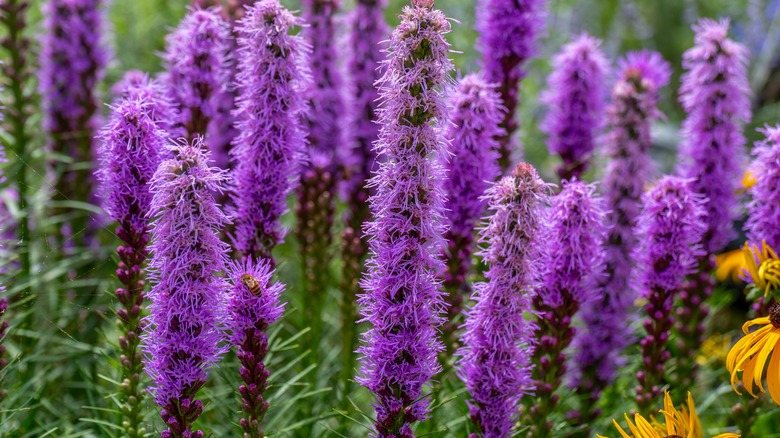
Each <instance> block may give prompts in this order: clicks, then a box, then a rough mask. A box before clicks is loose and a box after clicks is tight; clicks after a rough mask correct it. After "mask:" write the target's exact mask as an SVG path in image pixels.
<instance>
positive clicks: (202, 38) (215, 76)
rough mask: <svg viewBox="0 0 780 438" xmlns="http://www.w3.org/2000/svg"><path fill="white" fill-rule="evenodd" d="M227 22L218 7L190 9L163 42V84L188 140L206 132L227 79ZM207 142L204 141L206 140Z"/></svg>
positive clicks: (229, 61)
mask: <svg viewBox="0 0 780 438" xmlns="http://www.w3.org/2000/svg"><path fill="white" fill-rule="evenodd" d="M231 38H232V36H231V34H230V25H229V24H228V22H227V21H226V20H225V19H224V18H222V16H221V15H220V14H219V12H218V9H206V10H202V9H192V10H190V11H189V12H188V13H187V15H185V16H184V19H182V21H181V23H180V24H179V27H177V28H176V30H175V31H174V32H172V33H171V34H170V35H168V36H167V38H166V40H165V43H166V48H165V53H164V55H163V59H164V61H165V67H166V73H165V74H164V75H163V78H164V83H165V86H166V87H167V89H168V94H169V96H170V99H171V101H172V102H173V103H174V105H175V107H176V110H177V115H176V126H177V128H179V129H181V130H183V132H182V135H185V136H186V137H187V138H188V139H189V140H192V139H194V138H195V137H196V136H198V135H201V136H203V135H206V133H207V132H208V128H209V123H211V121H212V119H213V118H214V117H215V116H216V115H217V113H218V111H219V106H220V105H221V101H222V100H224V99H225V94H227V93H229V90H228V88H227V87H228V86H229V84H230V83H231V77H232V76H231V72H232V69H231V64H232V59H231V57H230V49H231ZM206 143H208V142H206Z"/></svg>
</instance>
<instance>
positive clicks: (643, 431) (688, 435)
mask: <svg viewBox="0 0 780 438" xmlns="http://www.w3.org/2000/svg"><path fill="white" fill-rule="evenodd" d="M660 412H661V414H663V416H664V423H665V424H661V423H659V422H657V421H656V420H655V419H652V424H651V423H650V422H649V421H647V420H646V419H645V418H644V417H643V416H641V415H639V414H635V415H634V422H631V419H629V418H628V414H623V416H624V417H625V418H626V422H627V423H628V430H629V432H630V433H631V434H630V435H629V434H628V433H626V431H625V430H623V428H622V427H620V425H619V424H618V422H617V421H615V420H612V423H613V424H614V425H615V428H616V429H617V431H618V432H620V436H621V437H622V438H668V437H681V438H703V437H704V431H703V429H702V427H701V422H700V421H699V416H698V415H696V405H695V404H694V403H693V397H691V393H690V392H689V393H688V404H687V406H682V408H681V409H680V410H679V411H678V410H677V409H676V408H675V407H674V404H673V403H672V397H671V396H670V395H669V391H664V408H663V409H661V411H660ZM597 436H598V438H606V437H604V436H602V435H597ZM713 438H739V435H737V434H735V433H722V434H720V435H717V436H715V437H713Z"/></svg>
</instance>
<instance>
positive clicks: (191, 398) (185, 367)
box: [142, 137, 229, 438]
mask: <svg viewBox="0 0 780 438" xmlns="http://www.w3.org/2000/svg"><path fill="white" fill-rule="evenodd" d="M169 149H170V151H171V153H172V155H173V158H172V159H169V160H166V161H163V162H162V163H161V164H160V166H159V167H158V169H157V171H156V172H155V174H154V177H153V178H152V181H151V191H152V195H153V197H152V204H151V211H152V212H153V214H155V215H156V217H157V218H156V220H155V222H154V223H153V225H152V239H153V240H152V241H153V243H152V245H151V251H152V254H153V256H152V259H151V262H150V264H149V267H150V271H151V273H150V278H151V280H152V283H153V284H154V286H153V287H152V290H151V292H150V293H149V298H150V300H151V305H150V306H149V310H150V315H149V316H148V317H147V318H146V321H147V323H148V330H146V331H145V335H144V336H143V338H142V341H143V343H144V350H145V353H146V371H147V374H149V377H151V379H152V386H151V387H150V392H151V394H152V395H153V396H154V399H155V401H156V402H157V404H158V405H160V407H161V408H162V411H161V412H160V416H161V417H162V419H163V421H164V422H165V425H166V426H167V428H168V429H167V430H165V431H163V433H162V436H163V438H169V437H171V438H172V437H183V436H191V437H199V438H202V437H203V432H202V431H192V430H191V428H192V423H193V422H194V421H195V420H196V419H197V418H198V417H199V416H200V414H201V413H202V412H203V403H202V402H201V401H200V400H198V399H197V398H196V396H197V393H198V391H199V390H200V388H202V387H203V385H204V384H205V383H206V379H207V377H208V373H209V370H210V369H211V368H212V367H213V366H214V364H216V363H217V361H218V360H219V358H220V356H221V355H222V353H224V351H225V348H224V347H223V346H222V341H223V337H224V336H223V334H222V331H223V326H224V318H225V312H224V309H223V295H224V294H225V292H226V290H227V289H228V285H227V283H226V281H225V280H224V279H222V278H220V277H217V276H216V275H215V273H217V272H220V271H222V270H223V269H224V267H225V264H226V261H227V256H226V254H227V250H228V247H227V245H226V244H224V243H223V242H222V241H221V240H220V239H219V233H220V231H221V230H222V229H223V227H224V226H226V225H227V224H228V223H229V221H228V219H227V217H226V216H225V215H224V214H223V213H222V211H221V209H220V208H219V206H218V205H217V204H216V202H215V201H214V194H215V193H218V192H220V191H221V190H222V184H223V181H224V179H225V176H224V174H223V173H222V172H221V171H220V170H219V169H217V168H210V167H208V164H207V162H208V159H209V157H208V153H207V152H206V151H204V150H203V147H202V145H201V138H200V137H198V138H196V140H195V141H194V142H193V143H191V144H188V143H186V142H184V141H183V140H182V142H181V143H177V144H173V145H171V146H170V147H169Z"/></svg>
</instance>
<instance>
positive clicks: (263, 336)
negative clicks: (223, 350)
mask: <svg viewBox="0 0 780 438" xmlns="http://www.w3.org/2000/svg"><path fill="white" fill-rule="evenodd" d="M273 273H274V271H273V268H272V267H271V263H270V262H269V261H268V260H261V261H259V262H255V261H254V260H252V259H251V258H250V257H245V258H244V259H242V260H241V261H238V262H234V263H232V264H231V265H230V269H229V277H230V280H231V282H232V283H233V286H232V288H231V290H230V292H228V297H227V312H228V315H229V322H228V326H229V327H230V332H231V333H232V336H231V338H230V342H231V343H232V344H233V345H235V346H236V348H237V349H238V355H237V356H238V360H239V362H241V370H240V371H239V373H240V374H241V378H242V379H243V381H244V384H242V385H241V386H240V387H239V388H238V392H239V393H240V394H241V398H242V399H243V401H242V407H243V409H244V412H245V413H246V415H245V418H242V419H241V421H240V424H241V428H242V429H244V433H245V436H249V437H262V436H264V434H263V429H262V428H261V427H260V422H261V421H262V420H263V417H264V416H265V413H266V412H267V411H268V406H269V405H268V402H267V401H266V400H264V399H263V393H264V392H265V389H266V387H267V385H268V376H269V375H270V373H269V372H268V370H267V369H266V367H265V364H264V363H263V360H264V359H265V355H266V354H267V353H268V335H267V330H268V326H270V325H271V324H273V323H274V322H276V321H277V320H279V318H281V317H282V313H284V304H282V303H280V302H279V297H280V296H281V294H282V292H284V285H283V284H282V283H276V282H273V281H272V279H271V278H272V277H273Z"/></svg>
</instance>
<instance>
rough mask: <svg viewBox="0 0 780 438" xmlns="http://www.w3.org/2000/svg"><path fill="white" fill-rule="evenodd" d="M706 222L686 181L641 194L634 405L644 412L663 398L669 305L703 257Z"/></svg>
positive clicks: (670, 181) (672, 180) (666, 182)
mask: <svg viewBox="0 0 780 438" xmlns="http://www.w3.org/2000/svg"><path fill="white" fill-rule="evenodd" d="M705 217H706V211H705V209H704V205H703V200H702V198H701V196H700V195H699V194H697V193H695V192H694V191H693V190H692V182H691V181H689V180H684V179H681V178H677V177H670V176H666V177H663V178H662V179H661V180H660V181H659V182H658V184H657V185H656V186H655V187H654V188H652V189H651V190H650V191H649V192H648V193H647V194H646V195H645V198H644V209H643V211H642V215H641V216H640V219H639V223H638V224H637V227H638V234H639V236H641V237H640V238H641V245H640V246H639V248H638V250H637V253H636V257H635V258H636V260H638V262H639V266H640V269H641V271H640V272H639V273H638V276H639V282H640V283H641V288H642V296H643V298H645V299H647V304H646V305H645V311H646V313H647V318H646V319H645V322H644V327H645V331H646V332H647V336H645V338H644V339H643V340H642V341H641V343H640V345H641V347H642V358H643V361H644V365H645V366H644V367H643V369H642V370H641V371H639V372H638V373H637V380H639V386H638V387H637V405H638V407H639V410H640V412H643V413H648V412H649V409H650V407H651V405H652V403H653V400H655V399H656V398H657V397H659V396H660V395H661V389H660V388H661V387H662V386H663V383H664V381H665V375H666V373H665V369H664V364H665V363H666V361H667V360H669V357H670V353H669V351H668V350H667V349H666V342H667V341H668V339H669V331H670V330H671V329H672V325H673V322H674V317H673V312H672V304H673V302H674V300H675V298H676V296H677V294H678V293H680V292H681V291H682V290H683V282H684V281H685V278H686V276H688V275H690V274H692V273H694V272H695V270H696V263H697V260H698V257H700V256H701V254H702V253H703V250H702V247H701V243H700V242H701V239H702V235H703V233H704V230H705V229H706V226H705V222H704V220H705Z"/></svg>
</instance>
